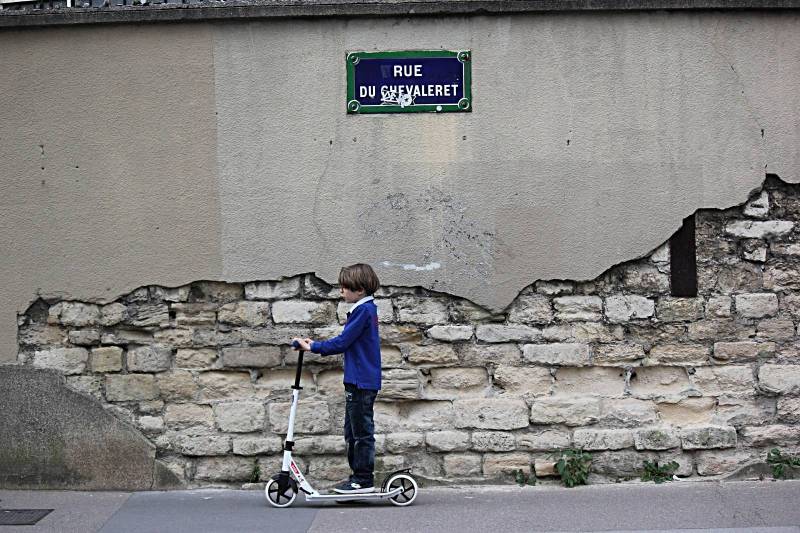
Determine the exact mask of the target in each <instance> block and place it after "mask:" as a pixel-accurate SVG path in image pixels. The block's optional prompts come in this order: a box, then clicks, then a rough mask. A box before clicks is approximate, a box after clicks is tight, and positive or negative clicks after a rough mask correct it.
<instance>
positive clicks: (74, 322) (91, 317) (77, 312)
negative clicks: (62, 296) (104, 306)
mask: <svg viewBox="0 0 800 533" xmlns="http://www.w3.org/2000/svg"><path fill="white" fill-rule="evenodd" d="M58 317H59V321H60V322H61V323H62V324H64V325H65V326H93V325H95V324H98V323H99V322H100V308H99V307H98V306H96V305H94V304H85V303H82V302H61V308H60V313H59V314H58Z"/></svg>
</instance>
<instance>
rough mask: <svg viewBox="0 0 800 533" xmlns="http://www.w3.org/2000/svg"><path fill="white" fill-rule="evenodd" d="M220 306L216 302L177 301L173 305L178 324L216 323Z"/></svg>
mask: <svg viewBox="0 0 800 533" xmlns="http://www.w3.org/2000/svg"><path fill="white" fill-rule="evenodd" d="M218 308H219V305H218V304H215V303H175V304H172V306H171V309H172V311H173V313H175V324H176V325H177V326H197V325H204V324H205V325H208V324H214V323H215V322H216V321H217V309H218Z"/></svg>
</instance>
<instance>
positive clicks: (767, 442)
mask: <svg viewBox="0 0 800 533" xmlns="http://www.w3.org/2000/svg"><path fill="white" fill-rule="evenodd" d="M741 435H742V441H743V444H744V445H746V446H753V447H767V446H777V447H786V446H788V447H795V446H797V444H798V442H800V427H798V426H788V425H780V424H773V425H769V426H754V427H744V428H742V432H741Z"/></svg>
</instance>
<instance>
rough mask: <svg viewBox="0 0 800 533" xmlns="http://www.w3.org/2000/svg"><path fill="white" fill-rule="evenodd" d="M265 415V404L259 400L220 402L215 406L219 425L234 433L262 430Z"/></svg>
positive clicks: (215, 416) (223, 429) (224, 429)
mask: <svg viewBox="0 0 800 533" xmlns="http://www.w3.org/2000/svg"><path fill="white" fill-rule="evenodd" d="M264 415H265V410H264V405H263V404H261V403H259V402H235V403H220V404H217V405H215V406H214V418H215V419H216V421H217V427H218V428H219V429H220V430H221V431H228V432H232V433H249V432H251V431H262V430H263V429H264Z"/></svg>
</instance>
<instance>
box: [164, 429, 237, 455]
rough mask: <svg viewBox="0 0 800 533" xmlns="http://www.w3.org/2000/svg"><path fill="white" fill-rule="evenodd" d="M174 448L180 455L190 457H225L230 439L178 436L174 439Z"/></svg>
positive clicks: (229, 446)
mask: <svg viewBox="0 0 800 533" xmlns="http://www.w3.org/2000/svg"><path fill="white" fill-rule="evenodd" d="M175 447H176V448H177V450H178V451H179V452H180V453H182V454H184V455H190V456H205V455H225V454H227V453H228V452H230V451H231V439H230V437H225V436H221V435H202V436H188V435H180V436H178V437H177V438H176V441H175ZM218 459H229V458H228V457H219V458H218Z"/></svg>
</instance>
